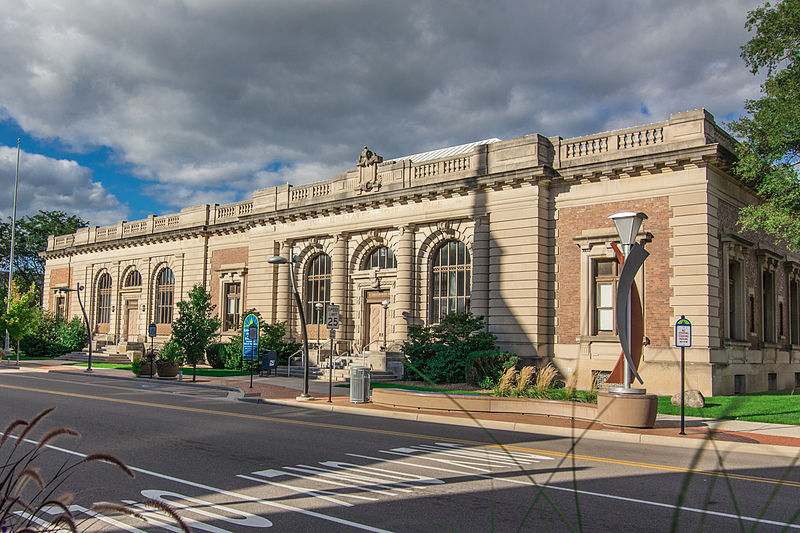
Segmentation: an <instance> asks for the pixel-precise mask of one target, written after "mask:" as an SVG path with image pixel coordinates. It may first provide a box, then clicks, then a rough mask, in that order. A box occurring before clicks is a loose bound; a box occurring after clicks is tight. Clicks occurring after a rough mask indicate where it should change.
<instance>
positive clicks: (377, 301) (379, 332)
mask: <svg viewBox="0 0 800 533" xmlns="http://www.w3.org/2000/svg"><path fill="white" fill-rule="evenodd" d="M389 297H390V293H389V291H388V290H373V291H364V299H363V302H364V309H363V312H362V315H361V316H362V317H363V320H362V325H363V329H362V335H361V342H362V346H364V347H365V348H367V347H368V349H369V351H373V352H378V351H382V350H381V346H383V345H385V344H386V341H385V339H384V338H383V306H382V305H381V302H383V301H384V300H389ZM387 313H388V311H387Z"/></svg>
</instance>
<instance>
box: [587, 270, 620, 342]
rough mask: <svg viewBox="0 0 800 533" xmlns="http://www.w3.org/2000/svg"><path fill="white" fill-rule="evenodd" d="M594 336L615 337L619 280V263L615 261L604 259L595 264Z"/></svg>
mask: <svg viewBox="0 0 800 533" xmlns="http://www.w3.org/2000/svg"><path fill="white" fill-rule="evenodd" d="M592 274H593V277H592V279H593V285H594V286H593V288H592V298H593V300H592V306H593V308H594V309H593V313H592V316H593V323H592V334H593V335H613V334H614V333H615V332H616V327H615V324H614V308H615V298H616V292H617V280H618V279H619V269H618V263H617V262H616V261H615V260H613V259H602V260H596V261H594V262H593V272H592Z"/></svg>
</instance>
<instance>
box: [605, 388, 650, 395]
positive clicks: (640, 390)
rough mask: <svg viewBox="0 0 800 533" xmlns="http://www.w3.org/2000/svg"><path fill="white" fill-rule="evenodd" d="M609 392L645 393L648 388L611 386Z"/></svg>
mask: <svg viewBox="0 0 800 533" xmlns="http://www.w3.org/2000/svg"><path fill="white" fill-rule="evenodd" d="M608 392H610V393H613V394H645V393H646V392H647V390H646V389H634V388H633V387H628V388H627V389H626V388H625V387H609V388H608Z"/></svg>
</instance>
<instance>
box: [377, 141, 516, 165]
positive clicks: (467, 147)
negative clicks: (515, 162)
mask: <svg viewBox="0 0 800 533" xmlns="http://www.w3.org/2000/svg"><path fill="white" fill-rule="evenodd" d="M501 140H502V139H498V138H496V137H493V138H491V139H484V140H482V141H475V142H471V143H467V144H459V145H458V146H449V147H447V148H439V149H438V150H431V151H429V152H421V153H419V154H413V155H406V156H403V157H395V158H392V159H390V161H401V160H403V159H410V160H411V161H413V162H414V163H420V162H422V161H430V160H432V159H439V158H440V157H449V156H453V155H460V154H468V153H470V152H472V151H473V150H474V149H475V147H476V146H481V145H483V144H491V143H496V142H499V141H501Z"/></svg>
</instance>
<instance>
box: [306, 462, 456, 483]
mask: <svg viewBox="0 0 800 533" xmlns="http://www.w3.org/2000/svg"><path fill="white" fill-rule="evenodd" d="M320 464H321V465H323V466H329V467H331V468H347V467H353V468H352V470H353V471H356V472H361V471H367V473H370V474H373V475H378V476H383V477H388V478H390V479H402V480H403V481H405V482H407V483H426V484H429V485H436V484H440V483H444V481H442V480H441V479H436V478H432V477H427V476H420V475H418V474H407V473H405V472H395V471H394V470H381V469H380V468H372V467H369V466H363V465H356V464H353V463H342V462H340V461H324V462H320ZM341 465H345V466H341ZM415 488H424V487H416V486H415Z"/></svg>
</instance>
